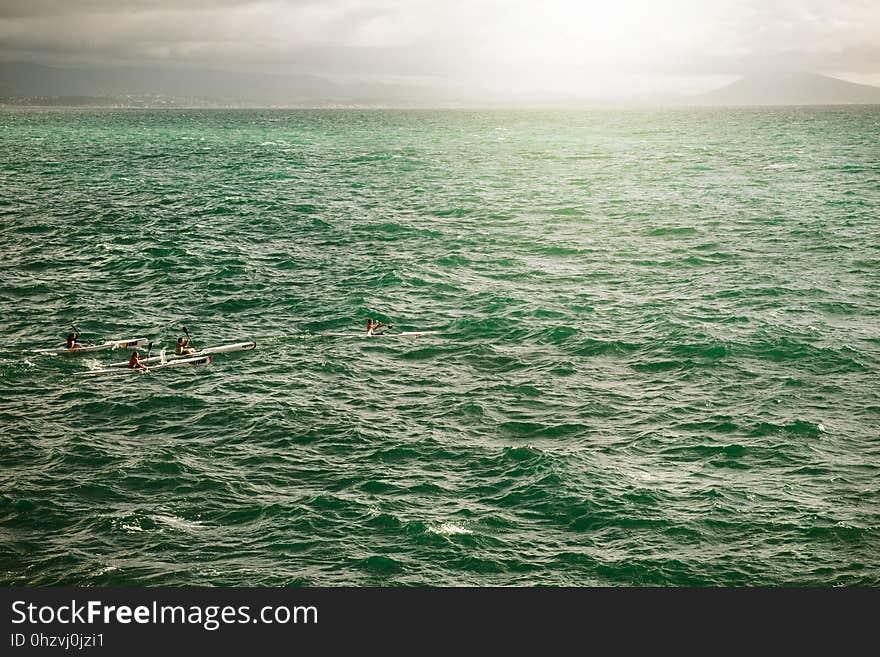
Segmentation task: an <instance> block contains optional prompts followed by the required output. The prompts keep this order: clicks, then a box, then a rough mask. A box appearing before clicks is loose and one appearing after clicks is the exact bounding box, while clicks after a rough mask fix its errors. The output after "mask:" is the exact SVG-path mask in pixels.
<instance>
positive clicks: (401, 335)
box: [321, 331, 440, 338]
mask: <svg viewBox="0 0 880 657" xmlns="http://www.w3.org/2000/svg"><path fill="white" fill-rule="evenodd" d="M439 332H440V331H402V332H400V333H373V334H372V335H368V334H367V333H322V334H321V335H324V336H326V337H328V338H418V337H420V336H423V335H432V334H434V333H439Z"/></svg>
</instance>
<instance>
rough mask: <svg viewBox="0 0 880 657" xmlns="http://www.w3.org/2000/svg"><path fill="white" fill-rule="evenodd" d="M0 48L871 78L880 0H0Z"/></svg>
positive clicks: (520, 82) (383, 66) (542, 88)
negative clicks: (801, 73) (774, 72)
mask: <svg viewBox="0 0 880 657" xmlns="http://www.w3.org/2000/svg"><path fill="white" fill-rule="evenodd" d="M0 60H2V61H15V62H34V63H41V64H49V65H56V66H57V65H64V66H76V67H82V66H86V67H87V66H93V65H110V64H112V65H123V66H127V65H128V66H130V65H150V66H154V65H155V66H163V67H210V68H218V69H223V70H233V71H239V72H254V71H259V72H265V73H297V74H310V75H317V76H321V77H326V78H328V79H330V80H333V81H335V82H362V83H368V84H369V83H382V84H399V85H414V86H421V87H425V88H435V89H445V90H450V91H462V90H464V91H467V90H470V91H474V90H480V91H481V92H484V93H488V94H491V93H504V94H508V95H509V94H513V95H520V96H524V97H528V96H541V95H547V96H554V97H566V96H570V97H585V96H589V97H614V96H622V95H628V96H637V95H639V94H656V93H699V92H700V91H705V90H708V89H711V88H714V87H717V86H719V85H721V84H724V83H725V82H728V81H731V80H734V79H736V78H737V77H738V76H742V75H746V74H749V73H752V72H755V71H767V70H776V69H780V70H786V69H788V70H791V69H798V70H809V71H814V72H820V73H825V74H830V75H833V76H836V77H839V78H842V79H846V80H850V81H853V82H862V83H866V84H877V85H880V0H842V1H836V0H704V1H700V0H603V1H601V2H599V1H593V0H544V1H541V0H528V1H526V0H431V1H429V0H265V1H261V0H257V1H251V2H245V1H243V0H175V1H172V0H0Z"/></svg>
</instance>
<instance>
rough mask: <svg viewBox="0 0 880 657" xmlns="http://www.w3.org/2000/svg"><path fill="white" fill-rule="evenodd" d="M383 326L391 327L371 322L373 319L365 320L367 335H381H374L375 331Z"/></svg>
mask: <svg viewBox="0 0 880 657" xmlns="http://www.w3.org/2000/svg"><path fill="white" fill-rule="evenodd" d="M383 326H391V325H390V324H383V323H382V322H375V323H374V322H373V318H372V317H371V318H370V319H368V320H367V335H382V334H381V333H376V330H377V329H380V328H382V327H383Z"/></svg>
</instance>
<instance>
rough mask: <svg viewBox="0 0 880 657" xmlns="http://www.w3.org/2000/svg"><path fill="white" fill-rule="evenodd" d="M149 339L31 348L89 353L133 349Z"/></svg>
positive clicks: (55, 352) (48, 352) (63, 352)
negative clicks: (70, 347) (70, 346)
mask: <svg viewBox="0 0 880 657" xmlns="http://www.w3.org/2000/svg"><path fill="white" fill-rule="evenodd" d="M148 342H149V340H148V339H147V338H134V339H133V340H109V341H108V342H104V343H102V344H93V345H88V346H85V347H74V348H73V349H68V348H67V347H59V348H57V349H32V350H31V351H32V352H33V353H35V354H89V353H92V352H94V351H104V350H105V349H134V348H136V347H143V346H145V345H146V344H147V343H148Z"/></svg>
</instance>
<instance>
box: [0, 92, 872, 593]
mask: <svg viewBox="0 0 880 657" xmlns="http://www.w3.org/2000/svg"><path fill="white" fill-rule="evenodd" d="M878 208H880V107H827V108H777V109H770V108H764V109H761V108H754V109H735V110H734V109H695V110H683V109H682V110H644V111H641V110H640V111H636V110H630V111H583V112H561V111H560V112H537V111H533V112H529V111H521V112H505V111H463V110H462V111H399V112H398V111H357V110H346V111H343V110H339V111H335V110H333V111H331V110H323V111H280V110H279V111H220V110H214V111H195V110H193V111H189V110H187V111H182V110H181V111H172V110H166V111H147V110H119V111H113V110H103V111H92V110H53V111H41V110H13V111H3V112H0V330H2V335H3V338H4V339H3V343H2V346H0V583H2V584H4V585H11V586H26V585H60V584H65V585H94V586H104V585H137V586H141V585H146V586H154V585H218V586H225V585H242V586H245V585H249V586H262V585H269V586H287V585H294V586H296V585H319V586H339V585H356V586H373V585H393V586H410V585H441V586H446V585H466V586H472V585H480V586H506V585H527V586H531V585H551V586H557V585H588V586H646V585H660V586H795V585H796V586H821V587H826V586H878V585H880V431H878V428H880V210H878ZM369 317H373V318H376V319H379V320H382V321H384V322H390V323H392V324H393V325H394V328H393V331H398V330H403V331H411V330H418V331H422V330H424V331H428V330H431V331H437V333H436V334H431V335H425V336H422V337H419V338H374V339H362V338H355V339H347V338H338V337H326V336H324V335H322V334H324V333H327V332H348V331H358V330H362V329H363V328H364V326H365V324H366V321H367V319H368V318H369ZM71 322H74V323H76V324H77V326H78V327H79V328H80V329H81V330H82V332H83V333H84V334H85V335H86V336H87V337H90V338H91V339H93V340H94V341H96V342H97V341H103V340H105V339H114V338H134V337H148V338H151V339H152V340H154V343H155V345H156V346H155V347H154V353H155V352H156V350H158V349H159V348H160V346H165V347H168V348H170V347H171V346H172V344H173V341H174V340H175V339H176V337H177V336H178V335H180V334H181V326H183V325H186V326H187V327H188V328H189V331H190V333H191V334H192V336H193V339H194V341H195V342H196V344H197V345H199V346H210V345H216V344H224V343H229V342H239V341H245V340H255V341H256V342H257V345H258V346H257V349H256V350H254V351H246V352H240V353H232V354H221V355H217V356H216V357H215V359H214V361H213V362H212V363H211V364H209V365H206V366H202V367H190V368H186V367H182V368H176V369H173V368H169V369H166V370H164V371H163V370H157V371H155V372H152V373H149V374H143V375H141V374H137V373H134V372H131V373H126V374H123V375H117V376H112V377H93V378H79V377H76V376H73V372H75V371H79V370H83V369H88V368H97V367H99V366H101V365H102V364H105V363H107V362H111V361H115V360H120V359H121V358H124V357H126V356H127V353H123V352H99V353H95V354H91V355H79V356H37V355H34V354H32V353H28V351H27V350H29V349H31V348H37V347H52V346H57V344H58V343H59V342H60V341H61V340H63V337H64V335H65V334H66V332H67V330H68V328H69V325H70V324H71Z"/></svg>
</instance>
